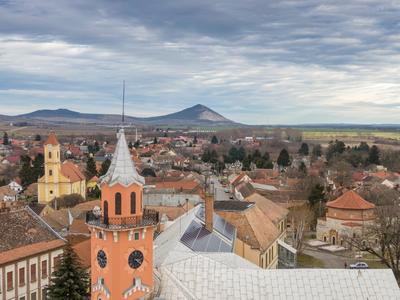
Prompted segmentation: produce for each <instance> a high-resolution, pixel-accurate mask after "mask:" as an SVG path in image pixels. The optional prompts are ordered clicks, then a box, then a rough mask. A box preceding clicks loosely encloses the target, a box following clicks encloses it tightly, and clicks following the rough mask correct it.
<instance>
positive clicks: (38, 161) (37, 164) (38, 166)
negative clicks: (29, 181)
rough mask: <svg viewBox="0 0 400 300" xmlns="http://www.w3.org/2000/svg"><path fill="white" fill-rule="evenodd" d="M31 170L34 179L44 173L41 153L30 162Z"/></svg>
mask: <svg viewBox="0 0 400 300" xmlns="http://www.w3.org/2000/svg"><path fill="white" fill-rule="evenodd" d="M32 168H33V170H32V172H33V178H35V181H36V180H37V179H39V178H40V177H42V176H43V175H44V156H43V154H42V153H38V154H37V155H36V157H35V159H34V160H33V162H32Z"/></svg>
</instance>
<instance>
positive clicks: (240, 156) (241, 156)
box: [237, 146, 246, 161]
mask: <svg viewBox="0 0 400 300" xmlns="http://www.w3.org/2000/svg"><path fill="white" fill-rule="evenodd" d="M237 155H238V160H239V161H243V159H244V158H245V157H246V150H245V149H244V147H243V146H241V147H240V148H239V150H238V154H237Z"/></svg>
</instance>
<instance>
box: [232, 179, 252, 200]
mask: <svg viewBox="0 0 400 300" xmlns="http://www.w3.org/2000/svg"><path fill="white" fill-rule="evenodd" d="M235 189H236V190H237V191H238V192H239V193H240V194H241V195H242V196H243V198H246V197H249V196H251V195H253V194H254V193H255V192H256V190H255V189H254V188H253V186H252V185H251V183H249V182H241V183H239V184H238V185H237V186H236V187H235Z"/></svg>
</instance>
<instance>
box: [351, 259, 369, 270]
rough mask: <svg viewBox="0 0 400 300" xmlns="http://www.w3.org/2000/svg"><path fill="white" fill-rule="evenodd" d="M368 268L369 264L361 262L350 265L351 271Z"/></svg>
mask: <svg viewBox="0 0 400 300" xmlns="http://www.w3.org/2000/svg"><path fill="white" fill-rule="evenodd" d="M368 268H369V267H368V264H367V263H365V262H361V261H360V262H357V263H355V264H351V265H350V269H368Z"/></svg>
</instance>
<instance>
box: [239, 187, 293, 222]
mask: <svg viewBox="0 0 400 300" xmlns="http://www.w3.org/2000/svg"><path fill="white" fill-rule="evenodd" d="M245 200H246V201H248V202H255V203H256V206H258V207H259V208H260V209H261V211H262V212H263V213H264V214H265V215H266V216H267V217H268V218H269V219H270V220H271V221H272V222H274V223H275V224H277V223H279V222H280V221H282V220H283V219H284V218H286V216H287V215H288V213H289V211H288V210H287V209H286V208H284V207H282V206H280V205H279V204H276V203H275V202H273V201H271V200H269V199H267V198H265V197H263V196H261V195H260V194H258V193H254V194H252V195H251V196H249V197H247V198H245Z"/></svg>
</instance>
